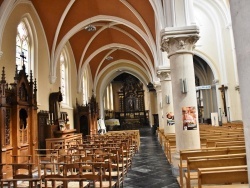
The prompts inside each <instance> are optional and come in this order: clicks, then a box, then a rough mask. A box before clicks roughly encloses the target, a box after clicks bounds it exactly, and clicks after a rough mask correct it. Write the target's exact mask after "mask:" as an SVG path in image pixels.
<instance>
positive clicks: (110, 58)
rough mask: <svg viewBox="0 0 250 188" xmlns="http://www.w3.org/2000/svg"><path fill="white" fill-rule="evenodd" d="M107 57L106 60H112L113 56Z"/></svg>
mask: <svg viewBox="0 0 250 188" xmlns="http://www.w3.org/2000/svg"><path fill="white" fill-rule="evenodd" d="M105 59H106V60H112V59H113V57H112V56H107V57H106V58H105Z"/></svg>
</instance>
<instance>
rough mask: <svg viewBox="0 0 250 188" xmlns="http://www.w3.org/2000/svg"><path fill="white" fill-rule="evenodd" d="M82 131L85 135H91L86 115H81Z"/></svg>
mask: <svg viewBox="0 0 250 188" xmlns="http://www.w3.org/2000/svg"><path fill="white" fill-rule="evenodd" d="M80 133H82V135H83V136H86V135H89V121H88V117H87V116H86V115H82V116H81V117H80Z"/></svg>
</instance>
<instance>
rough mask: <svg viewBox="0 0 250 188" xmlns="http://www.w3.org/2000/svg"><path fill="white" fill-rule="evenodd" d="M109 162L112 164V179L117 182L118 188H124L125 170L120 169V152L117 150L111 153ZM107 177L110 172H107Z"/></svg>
mask: <svg viewBox="0 0 250 188" xmlns="http://www.w3.org/2000/svg"><path fill="white" fill-rule="evenodd" d="M108 160H109V162H111V177H112V179H113V180H115V181H116V182H117V185H118V187H123V182H124V170H123V168H121V167H122V166H121V167H120V162H119V152H118V150H117V149H115V150H112V151H110V156H109V158H108ZM105 174H106V175H108V174H109V172H105Z"/></svg>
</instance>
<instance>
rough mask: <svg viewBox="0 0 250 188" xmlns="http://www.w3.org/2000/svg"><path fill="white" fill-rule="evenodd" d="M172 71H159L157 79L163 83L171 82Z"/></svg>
mask: <svg viewBox="0 0 250 188" xmlns="http://www.w3.org/2000/svg"><path fill="white" fill-rule="evenodd" d="M170 73H171V72H170V70H157V77H158V78H160V80H161V81H170V80H171V74H170Z"/></svg>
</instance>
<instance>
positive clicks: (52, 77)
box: [50, 75, 57, 84]
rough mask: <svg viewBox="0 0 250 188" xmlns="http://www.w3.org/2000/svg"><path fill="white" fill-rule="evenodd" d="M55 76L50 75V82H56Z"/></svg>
mask: <svg viewBox="0 0 250 188" xmlns="http://www.w3.org/2000/svg"><path fill="white" fill-rule="evenodd" d="M56 78H57V77H56V76H53V75H50V83H51V84H54V83H55V82H56Z"/></svg>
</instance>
